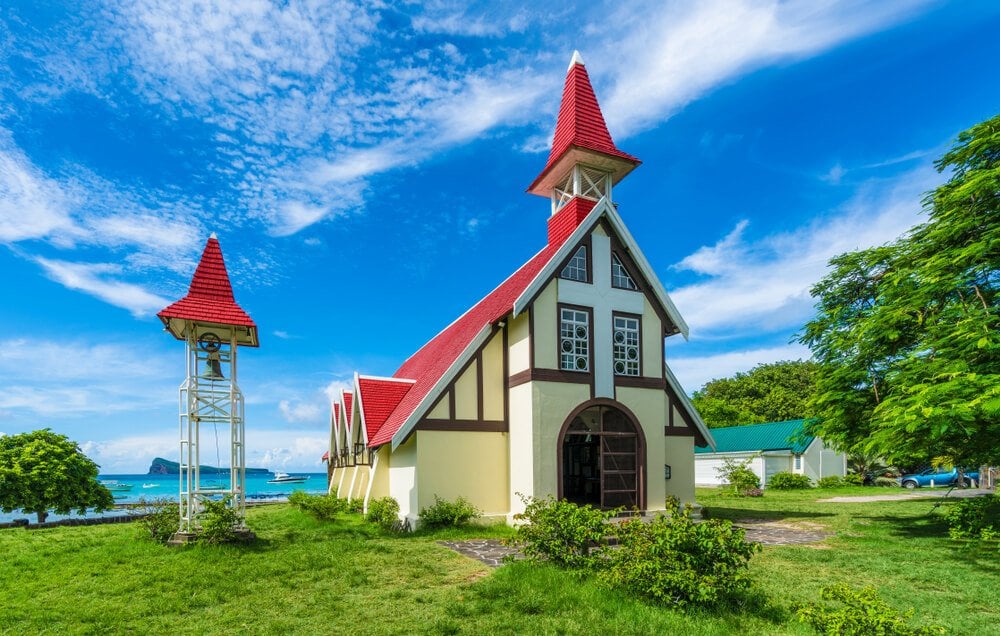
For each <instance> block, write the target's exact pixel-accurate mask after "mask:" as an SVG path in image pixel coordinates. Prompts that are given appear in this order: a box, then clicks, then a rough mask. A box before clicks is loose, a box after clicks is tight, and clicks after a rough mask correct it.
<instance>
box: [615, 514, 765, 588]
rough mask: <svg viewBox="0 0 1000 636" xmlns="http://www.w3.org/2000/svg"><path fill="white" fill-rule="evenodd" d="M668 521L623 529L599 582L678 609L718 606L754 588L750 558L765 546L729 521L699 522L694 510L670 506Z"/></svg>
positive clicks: (626, 524)
mask: <svg viewBox="0 0 1000 636" xmlns="http://www.w3.org/2000/svg"><path fill="white" fill-rule="evenodd" d="M667 513H668V515H667V516H659V517H656V518H655V519H653V520H652V521H651V522H647V521H643V520H642V519H640V518H638V517H633V518H632V519H628V520H626V521H623V522H621V523H620V524H618V527H617V529H616V533H617V537H618V549H614V550H607V551H606V556H607V558H606V559H604V560H603V562H602V563H601V564H600V565H601V569H600V572H599V573H598V578H599V579H600V580H601V581H603V582H604V583H606V584H608V585H611V586H613V587H617V588H622V589H624V590H626V591H628V592H629V593H631V594H636V595H639V596H643V597H646V598H648V599H652V600H654V601H658V602H661V603H668V604H672V605H676V606H685V605H688V604H697V605H713V604H716V603H718V602H720V601H723V600H725V599H728V598H731V597H732V596H734V595H736V594H738V593H739V592H742V591H744V590H746V589H747V588H749V587H750V585H751V577H750V573H749V570H748V565H749V561H750V557H751V556H753V554H754V552H757V551H759V550H760V549H761V548H760V545H759V544H757V543H748V542H747V541H746V539H745V536H744V530H743V529H742V528H738V527H736V526H734V525H733V524H732V523H731V522H729V521H723V520H718V519H713V520H710V521H702V522H700V523H695V521H694V519H692V516H691V509H690V507H689V506H683V507H682V506H680V505H679V504H677V503H675V502H671V501H668V502H667Z"/></svg>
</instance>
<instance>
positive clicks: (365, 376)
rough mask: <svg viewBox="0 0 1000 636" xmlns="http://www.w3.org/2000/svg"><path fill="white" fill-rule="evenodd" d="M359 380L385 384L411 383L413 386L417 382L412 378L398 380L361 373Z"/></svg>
mask: <svg viewBox="0 0 1000 636" xmlns="http://www.w3.org/2000/svg"><path fill="white" fill-rule="evenodd" d="M358 379H359V380H379V381H385V382H409V383H410V384H413V383H414V382H416V380H411V379H410V378H396V377H392V376H389V377H386V376H381V375H364V374H361V373H359V374H358Z"/></svg>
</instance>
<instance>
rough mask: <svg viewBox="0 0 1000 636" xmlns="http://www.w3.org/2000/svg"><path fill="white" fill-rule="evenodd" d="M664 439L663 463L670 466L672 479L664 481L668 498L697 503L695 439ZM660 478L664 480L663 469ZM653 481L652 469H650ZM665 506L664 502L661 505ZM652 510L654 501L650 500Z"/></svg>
mask: <svg viewBox="0 0 1000 636" xmlns="http://www.w3.org/2000/svg"><path fill="white" fill-rule="evenodd" d="M663 439H664V444H663V446H664V456H663V463H664V464H667V465H668V466H670V479H667V480H665V481H664V484H665V485H666V487H665V489H664V501H665V500H666V496H668V495H669V496H673V497H677V498H678V499H680V500H681V502H682V503H695V498H694V437H680V436H671V437H665V438H663ZM659 468H660V474H659V475H658V477H659V478H660V479H663V467H662V466H661V467H659ZM650 479H652V467H651V468H650ZM659 506H660V507H662V506H663V502H660V503H659ZM649 507H650V509H652V507H653V501H652V499H650V500H649Z"/></svg>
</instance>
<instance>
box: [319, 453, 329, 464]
mask: <svg viewBox="0 0 1000 636" xmlns="http://www.w3.org/2000/svg"><path fill="white" fill-rule="evenodd" d="M320 459H321V460H322V461H324V462H325V461H326V460H328V459H330V451H326V452H325V453H323V456H322V457H321V458H320Z"/></svg>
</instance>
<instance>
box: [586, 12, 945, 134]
mask: <svg viewBox="0 0 1000 636" xmlns="http://www.w3.org/2000/svg"><path fill="white" fill-rule="evenodd" d="M928 3H929V2H928V0H913V1H910V0H899V1H893V2H880V3H876V4H872V3H863V2H846V3H845V2H835V1H834V0H809V1H805V2H766V1H765V2H761V1H758V0H702V1H699V2H688V3H674V4H672V5H667V6H666V7H665V6H664V5H663V4H662V3H659V2H651V3H649V4H647V5H646V6H644V7H639V6H636V3H629V4H628V5H623V6H621V7H620V8H619V9H618V10H617V11H616V12H615V13H614V15H613V16H611V17H608V18H606V22H605V23H603V24H602V25H601V26H600V27H598V26H597V25H594V26H593V31H594V35H595V36H596V37H601V36H604V37H603V38H601V40H600V42H601V50H600V51H599V53H598V54H599V56H600V57H595V56H593V55H591V57H593V58H594V59H595V61H598V62H599V65H600V67H601V69H602V70H603V69H604V68H607V69H612V68H613V69H616V73H617V74H616V76H615V78H614V80H613V86H612V89H611V91H610V93H609V94H608V96H607V98H606V99H605V100H604V102H603V106H604V113H605V116H606V117H607V119H608V121H609V124H611V126H612V130H613V131H614V133H616V134H620V135H627V134H632V133H634V132H637V131H639V130H642V129H645V128H649V127H650V126H653V125H656V124H658V123H659V122H661V121H662V120H663V119H664V118H666V117H669V116H670V115H671V114H673V113H674V112H676V111H677V110H679V109H680V108H681V107H683V106H684V105H685V104H687V103H689V102H691V101H692V100H694V99H697V98H698V97H700V96H701V95H703V94H705V93H706V92H708V91H709V90H711V89H713V88H715V87H717V86H719V85H720V84H723V83H725V82H727V81H730V80H732V79H734V78H735V77H737V76H738V75H739V74H741V73H745V72H747V71H750V70H753V69H756V68H760V67H763V66H766V65H768V64H772V63H775V62H779V61H785V60H795V59H800V58H803V57H806V56H808V55H812V54H815V53H817V52H820V51H822V50H825V49H828V48H830V47H832V46H834V45H836V44H839V43H842V42H845V41H848V40H850V39H852V38H855V37H858V36H861V35H864V34H867V33H871V32H874V31H877V30H879V29H882V28H885V27H886V26H888V25H891V24H895V23H898V22H901V21H902V20H904V19H906V18H908V17H910V16H912V15H913V14H914V13H916V12H917V10H919V9H921V8H922V7H924V6H926V5H927V4H928ZM604 24H608V25H615V26H613V27H612V28H610V29H608V28H605V26H604ZM625 33H627V35H628V37H622V36H623V34H625ZM585 55H587V53H586V52H585Z"/></svg>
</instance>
